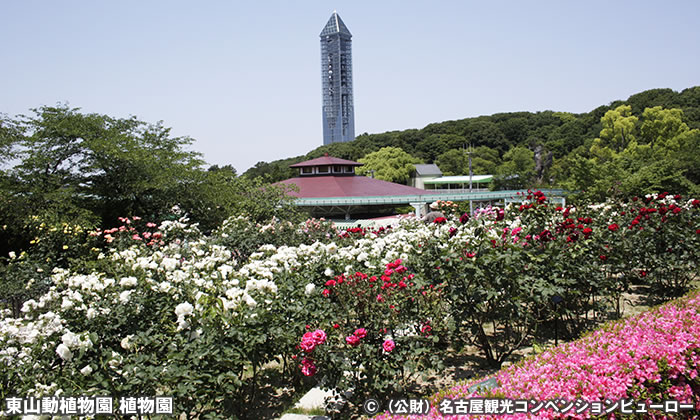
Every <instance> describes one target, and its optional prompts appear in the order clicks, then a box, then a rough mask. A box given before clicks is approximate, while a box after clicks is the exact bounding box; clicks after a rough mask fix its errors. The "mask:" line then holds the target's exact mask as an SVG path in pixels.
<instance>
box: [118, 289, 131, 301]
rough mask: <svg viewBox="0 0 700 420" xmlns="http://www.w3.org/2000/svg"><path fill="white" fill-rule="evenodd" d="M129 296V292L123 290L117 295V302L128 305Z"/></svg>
mask: <svg viewBox="0 0 700 420" xmlns="http://www.w3.org/2000/svg"><path fill="white" fill-rule="evenodd" d="M129 296H131V290H124V291H123V292H121V293H120V294H119V302H121V303H129Z"/></svg>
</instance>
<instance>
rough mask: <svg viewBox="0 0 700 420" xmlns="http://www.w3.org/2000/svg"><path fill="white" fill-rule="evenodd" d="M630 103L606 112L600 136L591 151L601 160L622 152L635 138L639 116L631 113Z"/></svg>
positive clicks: (602, 120)
mask: <svg viewBox="0 0 700 420" xmlns="http://www.w3.org/2000/svg"><path fill="white" fill-rule="evenodd" d="M631 109H632V107H630V106H629V105H620V106H618V107H617V108H615V109H614V110H610V111H608V112H606V113H605V115H604V116H603V118H601V120H600V122H601V123H602V125H603V129H602V130H601V131H600V137H599V138H597V139H595V141H594V142H593V146H592V147H591V153H592V154H593V155H595V156H596V157H597V158H598V159H600V160H609V159H612V158H614V157H615V154H616V153H619V152H621V151H622V150H623V149H624V148H625V147H627V144H628V143H629V142H630V141H633V140H635V138H636V132H637V121H639V118H637V117H635V116H634V115H631Z"/></svg>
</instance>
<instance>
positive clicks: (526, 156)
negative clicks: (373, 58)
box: [243, 86, 700, 199]
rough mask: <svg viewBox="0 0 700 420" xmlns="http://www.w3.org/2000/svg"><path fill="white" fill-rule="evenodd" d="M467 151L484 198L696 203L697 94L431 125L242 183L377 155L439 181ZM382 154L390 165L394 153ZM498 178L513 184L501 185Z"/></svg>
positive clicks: (462, 168)
mask: <svg viewBox="0 0 700 420" xmlns="http://www.w3.org/2000/svg"><path fill="white" fill-rule="evenodd" d="M469 144H471V145H473V146H474V147H475V150H474V154H473V155H472V156H473V167H474V172H475V173H477V174H478V173H482V174H484V173H489V174H496V175H500V177H498V178H497V180H496V182H495V183H494V185H493V187H494V188H499V187H513V188H518V187H530V186H559V187H564V188H568V189H571V190H576V191H584V192H583V194H584V195H587V196H589V198H598V199H600V198H603V197H604V196H607V195H610V194H613V193H618V194H622V195H625V196H632V195H639V194H646V193H651V192H658V191H661V190H669V191H670V190H673V191H678V192H686V193H690V192H696V193H697V191H698V182H700V86H696V87H691V88H688V89H685V90H683V91H681V92H675V91H673V90H671V89H653V90H647V91H644V92H641V93H638V94H635V95H632V96H631V97H629V98H628V99H627V100H626V101H615V102H612V103H610V104H609V105H603V106H600V107H598V108H596V109H594V110H592V111H590V112H588V113H583V114H572V113H568V112H554V111H543V112H536V113H532V112H512V113H501V114H494V115H490V116H481V117H476V118H465V119H462V120H456V121H444V122H441V123H433V124H429V125H427V126H426V127H425V128H423V129H420V130H418V129H409V130H403V131H391V132H386V133H380V134H367V133H365V134H362V135H360V136H358V137H357V138H356V139H355V140H354V141H352V142H347V143H335V144H331V145H327V146H321V147H318V148H316V149H314V150H312V151H310V152H309V153H307V154H306V155H303V156H297V157H294V158H289V159H283V160H278V161H273V162H269V163H267V162H259V163H258V164H256V165H255V166H254V167H252V168H250V169H248V170H247V171H246V172H245V173H244V174H243V175H244V176H245V177H248V178H258V177H262V178H264V179H265V180H267V181H271V182H274V181H279V180H282V179H286V178H289V177H292V176H294V171H293V170H291V169H290V168H288V166H289V165H290V164H293V163H296V162H300V161H303V160H306V159H312V158H315V157H319V156H322V155H323V154H324V153H328V154H329V155H332V156H336V157H339V158H344V159H351V160H360V159H362V158H364V157H365V156H367V155H368V154H370V153H373V152H379V151H380V149H382V148H386V147H392V148H400V149H402V150H403V151H404V152H406V153H408V154H410V155H411V156H413V157H415V158H417V159H418V160H420V161H421V162H425V163H437V164H438V165H439V166H440V168H441V169H442V171H443V172H444V173H445V174H447V175H456V174H466V173H468V163H467V158H466V154H465V153H464V151H463V148H464V146H465V145H469ZM382 153H384V154H385V155H387V156H392V155H393V154H394V153H395V151H393V150H391V149H385V150H383V151H382ZM380 156H381V153H380ZM508 175H518V177H517V178H516V179H515V181H513V179H512V178H511V179H510V181H509V182H508V183H505V181H504V179H503V178H505V177H506V176H508ZM397 181H399V182H401V180H398V179H397Z"/></svg>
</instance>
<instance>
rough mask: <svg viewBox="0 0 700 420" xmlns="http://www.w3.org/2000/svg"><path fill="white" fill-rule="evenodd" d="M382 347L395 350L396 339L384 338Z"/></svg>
mask: <svg viewBox="0 0 700 420" xmlns="http://www.w3.org/2000/svg"><path fill="white" fill-rule="evenodd" d="M382 347H384V351H385V352H387V353H391V351H392V350H394V347H396V344H394V340H384V344H382Z"/></svg>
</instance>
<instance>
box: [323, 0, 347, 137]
mask: <svg viewBox="0 0 700 420" xmlns="http://www.w3.org/2000/svg"><path fill="white" fill-rule="evenodd" d="M320 36H321V85H322V89H323V91H322V93H323V95H322V96H323V112H322V113H323V144H331V143H337V142H342V141H351V140H354V139H355V111H354V107H353V102H352V41H351V39H352V34H351V33H350V31H349V30H348V27H347V26H345V23H343V21H342V19H340V16H338V13H337V12H335V11H334V12H333V14H332V15H331V18H330V19H328V23H326V26H325V27H324V28H323V31H321V35H320Z"/></svg>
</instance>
